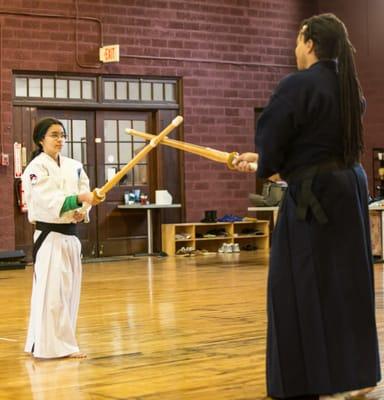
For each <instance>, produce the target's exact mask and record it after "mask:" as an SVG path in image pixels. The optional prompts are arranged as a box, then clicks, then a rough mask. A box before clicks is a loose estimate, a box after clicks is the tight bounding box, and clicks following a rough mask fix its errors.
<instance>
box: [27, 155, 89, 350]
mask: <svg viewBox="0 0 384 400" xmlns="http://www.w3.org/2000/svg"><path fill="white" fill-rule="evenodd" d="M59 157H60V166H59V165H58V163H57V162H56V161H55V160H54V159H53V158H51V157H50V156H49V155H47V154H46V153H41V154H39V155H38V156H37V157H36V158H34V159H33V160H32V161H31V162H30V164H29V165H28V166H27V168H26V169H25V171H24V174H23V177H22V180H23V187H24V191H25V195H26V203H27V207H28V219H29V221H30V222H31V223H35V222H36V221H40V222H46V223H54V224H67V223H71V222H76V221H75V220H74V218H73V213H74V211H68V212H66V213H64V214H63V215H62V216H60V211H61V209H62V206H63V203H64V200H65V198H66V197H67V196H70V195H75V194H79V193H84V192H88V191H89V180H88V177H87V175H86V174H85V172H84V169H83V167H82V164H81V163H80V162H78V161H75V160H73V159H70V158H67V157H63V156H59ZM40 233H41V231H39V230H36V231H35V233H34V241H36V240H37V238H38V237H39V235H40ZM80 256H81V244H80V241H79V239H78V238H77V237H76V236H72V235H64V234H62V233H58V232H50V233H49V234H48V236H47V237H46V238H45V240H44V241H43V243H42V245H41V247H40V249H39V250H38V252H37V256H36V262H35V266H34V279H33V288H32V298H31V313H30V320H29V328H28V336H27V341H26V345H25V351H26V352H33V355H34V356H35V357H39V358H55V357H63V356H66V355H69V354H72V353H75V352H78V351H79V348H78V346H77V342H76V338H75V330H76V320H77V312H78V307H79V301H80V285H81V258H80Z"/></svg>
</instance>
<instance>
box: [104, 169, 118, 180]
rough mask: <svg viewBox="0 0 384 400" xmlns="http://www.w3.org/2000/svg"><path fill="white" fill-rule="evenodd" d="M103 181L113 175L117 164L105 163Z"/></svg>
mask: <svg viewBox="0 0 384 400" xmlns="http://www.w3.org/2000/svg"><path fill="white" fill-rule="evenodd" d="M104 172H105V182H107V181H109V180H110V179H111V178H112V177H113V175H115V174H116V172H117V165H106V166H105V170H104Z"/></svg>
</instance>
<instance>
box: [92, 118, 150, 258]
mask: <svg viewBox="0 0 384 400" xmlns="http://www.w3.org/2000/svg"><path fill="white" fill-rule="evenodd" d="M152 116H153V114H152V113H151V112H125V111H124V112H120V111H99V112H97V116H96V121H97V122H96V127H97V128H96V137H97V142H98V144H97V146H96V152H97V154H96V157H97V161H98V162H97V172H96V176H97V187H99V188H100V187H102V186H103V185H104V184H105V183H106V182H107V180H109V179H110V178H111V177H112V176H113V174H114V173H115V172H116V171H118V170H120V169H121V168H122V167H124V165H125V164H127V163H128V162H129V161H130V160H131V159H132V158H133V157H134V156H135V155H136V154H137V153H138V152H139V151H140V150H141V149H142V148H143V147H144V146H145V145H146V143H145V141H144V140H143V139H141V138H136V137H133V136H130V135H128V134H127V133H126V129H129V128H133V129H136V130H139V131H143V132H152V126H153V124H152ZM155 163H156V161H155V152H153V151H152V152H151V153H150V154H149V155H148V156H147V157H145V158H144V159H143V160H141V161H140V163H138V164H137V165H136V166H135V167H134V168H133V169H132V170H131V171H129V172H128V174H127V175H125V177H124V178H122V179H121V180H120V182H119V184H118V185H116V186H115V187H114V188H113V189H112V190H111V191H110V192H109V193H108V195H107V198H106V200H105V202H103V203H102V204H100V205H99V206H98V207H97V216H98V239H99V256H111V255H114V256H115V255H125V254H135V253H142V252H145V251H146V246H147V231H146V219H145V216H146V215H145V211H144V210H136V211H134V210H129V211H127V210H119V209H118V208H117V206H118V205H119V204H122V203H124V195H125V194H126V195H128V194H129V193H134V192H135V191H136V193H140V194H146V195H147V196H149V197H150V196H151V194H150V192H151V190H150V188H151V187H156V174H153V173H150V171H151V172H153V171H155V170H156V169H155V168H154V166H155ZM136 197H137V196H136Z"/></svg>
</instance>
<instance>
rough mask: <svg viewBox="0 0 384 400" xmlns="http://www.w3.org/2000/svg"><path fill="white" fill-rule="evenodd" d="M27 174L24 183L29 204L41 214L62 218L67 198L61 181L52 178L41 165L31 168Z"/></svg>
mask: <svg viewBox="0 0 384 400" xmlns="http://www.w3.org/2000/svg"><path fill="white" fill-rule="evenodd" d="M26 172H27V173H26V174H24V177H23V181H24V182H25V183H26V185H25V187H26V191H27V193H26V194H27V203H28V202H30V203H32V207H33V208H34V210H37V211H39V214H40V212H43V213H44V214H45V215H47V214H49V215H50V216H52V217H55V218H58V217H60V211H61V208H62V207H63V204H64V200H65V197H66V195H65V193H64V191H63V190H62V184H61V182H60V179H59V178H58V177H55V176H50V175H49V174H48V171H47V169H46V168H45V167H44V166H43V165H40V164H34V165H31V166H29V167H28V170H27V171H26ZM27 205H28V206H29V204H27Z"/></svg>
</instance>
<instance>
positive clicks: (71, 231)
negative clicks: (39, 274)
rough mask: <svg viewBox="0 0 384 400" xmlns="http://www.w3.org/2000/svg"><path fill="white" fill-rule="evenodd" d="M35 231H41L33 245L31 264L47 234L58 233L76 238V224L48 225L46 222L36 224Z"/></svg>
mask: <svg viewBox="0 0 384 400" xmlns="http://www.w3.org/2000/svg"><path fill="white" fill-rule="evenodd" d="M36 229H37V230H39V231H41V233H40V235H39V237H38V238H37V240H36V242H35V243H33V249H32V258H33V263H35V261H36V255H37V252H38V251H39V249H40V247H41V245H42V244H43V242H44V240H45V238H46V237H47V236H48V234H49V232H58V233H62V234H63V235H70V236H77V224H72V223H71V224H50V223H47V222H40V221H37V222H36Z"/></svg>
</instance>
